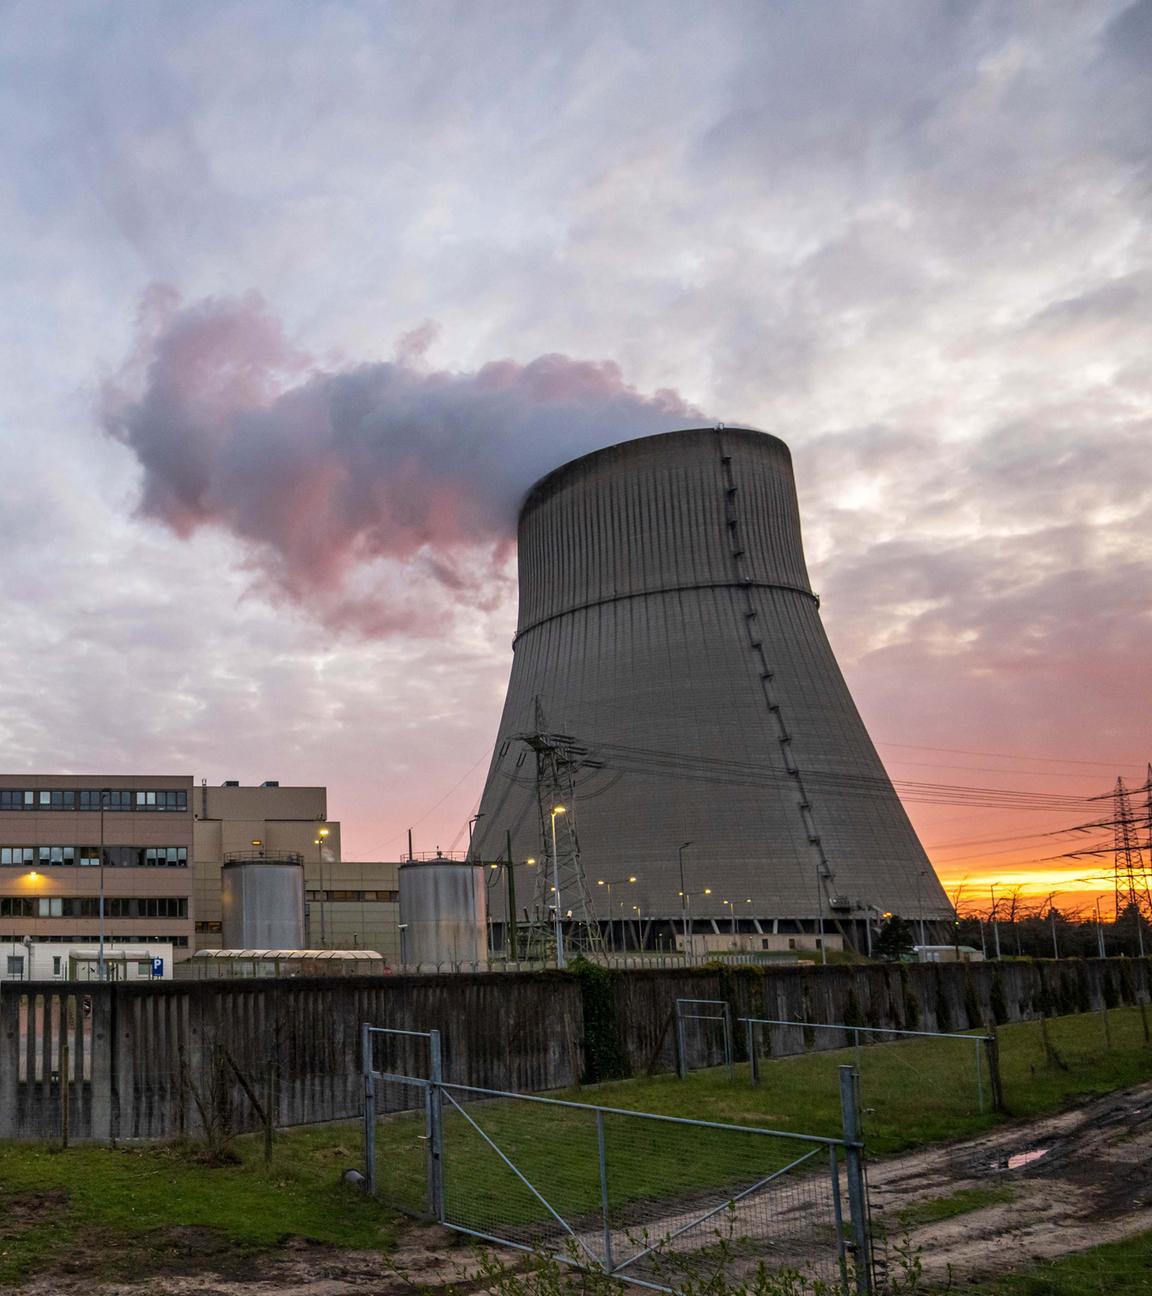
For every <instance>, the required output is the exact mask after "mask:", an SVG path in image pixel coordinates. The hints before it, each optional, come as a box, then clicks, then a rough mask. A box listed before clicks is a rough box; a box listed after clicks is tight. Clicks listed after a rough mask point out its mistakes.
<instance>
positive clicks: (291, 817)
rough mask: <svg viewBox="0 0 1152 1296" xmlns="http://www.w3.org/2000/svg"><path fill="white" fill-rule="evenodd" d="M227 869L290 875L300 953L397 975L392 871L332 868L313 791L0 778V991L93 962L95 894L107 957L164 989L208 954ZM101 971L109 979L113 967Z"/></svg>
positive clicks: (331, 836) (182, 781)
mask: <svg viewBox="0 0 1152 1296" xmlns="http://www.w3.org/2000/svg"><path fill="white" fill-rule="evenodd" d="M231 856H248V857H252V856H264V857H266V858H269V859H276V858H285V859H291V860H299V861H300V862H302V864H303V874H304V888H305V913H306V935H305V943H306V945H308V946H309V947H311V948H315V949H325V948H326V949H367V950H376V951H378V952H379V953H381V954H383V955H384V956H385V958H386V959H387V960H388V961H389V962H391V963H396V962H397V961H398V956H399V932H398V930H397V923H398V920H399V904H398V896H397V869H398V867H399V865H398V863H387V862H356V861H349V860H344V859H342V858H341V850H340V824H339V822H338V821H335V820H331V819H329V818H328V794H327V789H326V788H323V787H281V786H280V785H279V784H278V783H277V782H275V781H273V780H269V781H267V782H265V783H263V784H261V785H259V786H256V787H253V786H248V787H244V786H241V785H240V784H239V783H233V782H228V783H225V784H223V785H221V786H219V787H209V786H208V785H207V783H206V782H200V783H199V784H197V783H196V782H195V781H194V779H193V778H192V777H191V776H190V775H186V774H183V775H136V776H116V777H112V776H109V775H63V774H61V775H0V979H5V978H9V979H24V980H27V979H30V978H31V977H32V976H34V975H35V976H44V975H51V976H54V977H58V976H65V975H67V971H66V969H67V967H68V965H69V961H70V951H71V950H72V949H74V948H76V947H82V948H83V949H85V950H88V949H92V948H95V947H96V945H97V942H98V939H99V933H100V917H99V914H100V908H99V904H100V888H101V880H102V881H103V889H104V938H105V948H106V950H107V951H111V950H112V949H113V948H116V949H120V950H124V949H127V950H129V951H131V950H133V949H136V948H139V949H140V951H141V961H143V960H144V959H145V958H146V957H148V958H151V957H153V956H156V957H162V958H163V961H164V973H163V974H164V975H169V974H170V972H169V969H170V965H171V963H172V962H173V960H175V961H176V962H180V961H182V960H183V959H185V958H187V957H188V956H189V955H190V954H192V953H193V952H194V951H195V950H197V949H219V948H220V945H221V937H222V932H221V870H222V868H223V866H224V863H225V861H226V860H227V859H228V858H229V857H231ZM101 861H103V867H101ZM42 945H43V946H50V947H53V948H52V949H42V948H40V946H42ZM152 947H155V950H153V948H152ZM156 951H159V952H158V953H157V952H156ZM53 952H55V954H57V955H58V958H57V959H53V958H52V954H53ZM128 962H132V960H128ZM108 966H109V968H110V975H112V976H117V975H120V974H119V973H118V972H117V971H116V968H117V967H123V966H125V961H124V959H123V958H121V959H120V960H118V961H114V960H112V959H109V960H108ZM48 968H52V969H53V970H52V972H51V973H47V972H46V971H45V969H48ZM133 968H134V969H135V964H134V963H133Z"/></svg>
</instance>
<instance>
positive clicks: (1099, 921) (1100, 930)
mask: <svg viewBox="0 0 1152 1296" xmlns="http://www.w3.org/2000/svg"><path fill="white" fill-rule="evenodd" d="M1096 942H1097V944H1098V945H1099V947H1100V957H1101V958H1107V957H1108V956H1107V954H1105V952H1104V919H1103V918H1101V917H1100V897H1099V896H1097V897H1096Z"/></svg>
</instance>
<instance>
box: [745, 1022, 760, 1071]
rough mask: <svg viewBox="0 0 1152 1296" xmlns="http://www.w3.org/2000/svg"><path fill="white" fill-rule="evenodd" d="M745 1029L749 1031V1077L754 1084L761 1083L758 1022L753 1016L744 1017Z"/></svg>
mask: <svg viewBox="0 0 1152 1296" xmlns="http://www.w3.org/2000/svg"><path fill="white" fill-rule="evenodd" d="M744 1029H745V1031H747V1033H748V1078H749V1080H751V1081H752V1083H753V1084H759V1083H760V1058H759V1057H758V1056H757V1053H756V1022H755V1020H754V1019H753V1018H751V1017H745V1018H744Z"/></svg>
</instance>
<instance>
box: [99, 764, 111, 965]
mask: <svg viewBox="0 0 1152 1296" xmlns="http://www.w3.org/2000/svg"><path fill="white" fill-rule="evenodd" d="M108 796H109V789H108V788H101V790H100V870H99V885H100V899H99V901H98V902H97V906H96V907H97V911H98V913H99V917H100V928H99V932H100V935H99V941H98V945H97V950H96V976H97V978H98V979H99V980H100V981H103V980H104V979H105V976H106V974H107V971H108V969H107V967H106V966H105V963H104V806H105V804H106V803H107V800H108Z"/></svg>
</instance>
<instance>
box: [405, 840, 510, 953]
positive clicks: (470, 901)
mask: <svg viewBox="0 0 1152 1296" xmlns="http://www.w3.org/2000/svg"><path fill="white" fill-rule="evenodd" d="M400 944H401V962H402V963H405V964H410V965H411V964H417V965H422V966H429V967H431V966H439V967H450V966H452V965H457V964H461V963H480V962H482V961H483V960H484V959H486V958H487V956H488V892H487V888H486V881H485V876H484V869H483V867H482V866H481V865H479V864H470V863H466V862H464V861H460V860H448V859H435V860H428V861H427V862H426V863H408V864H401V865H400Z"/></svg>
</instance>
